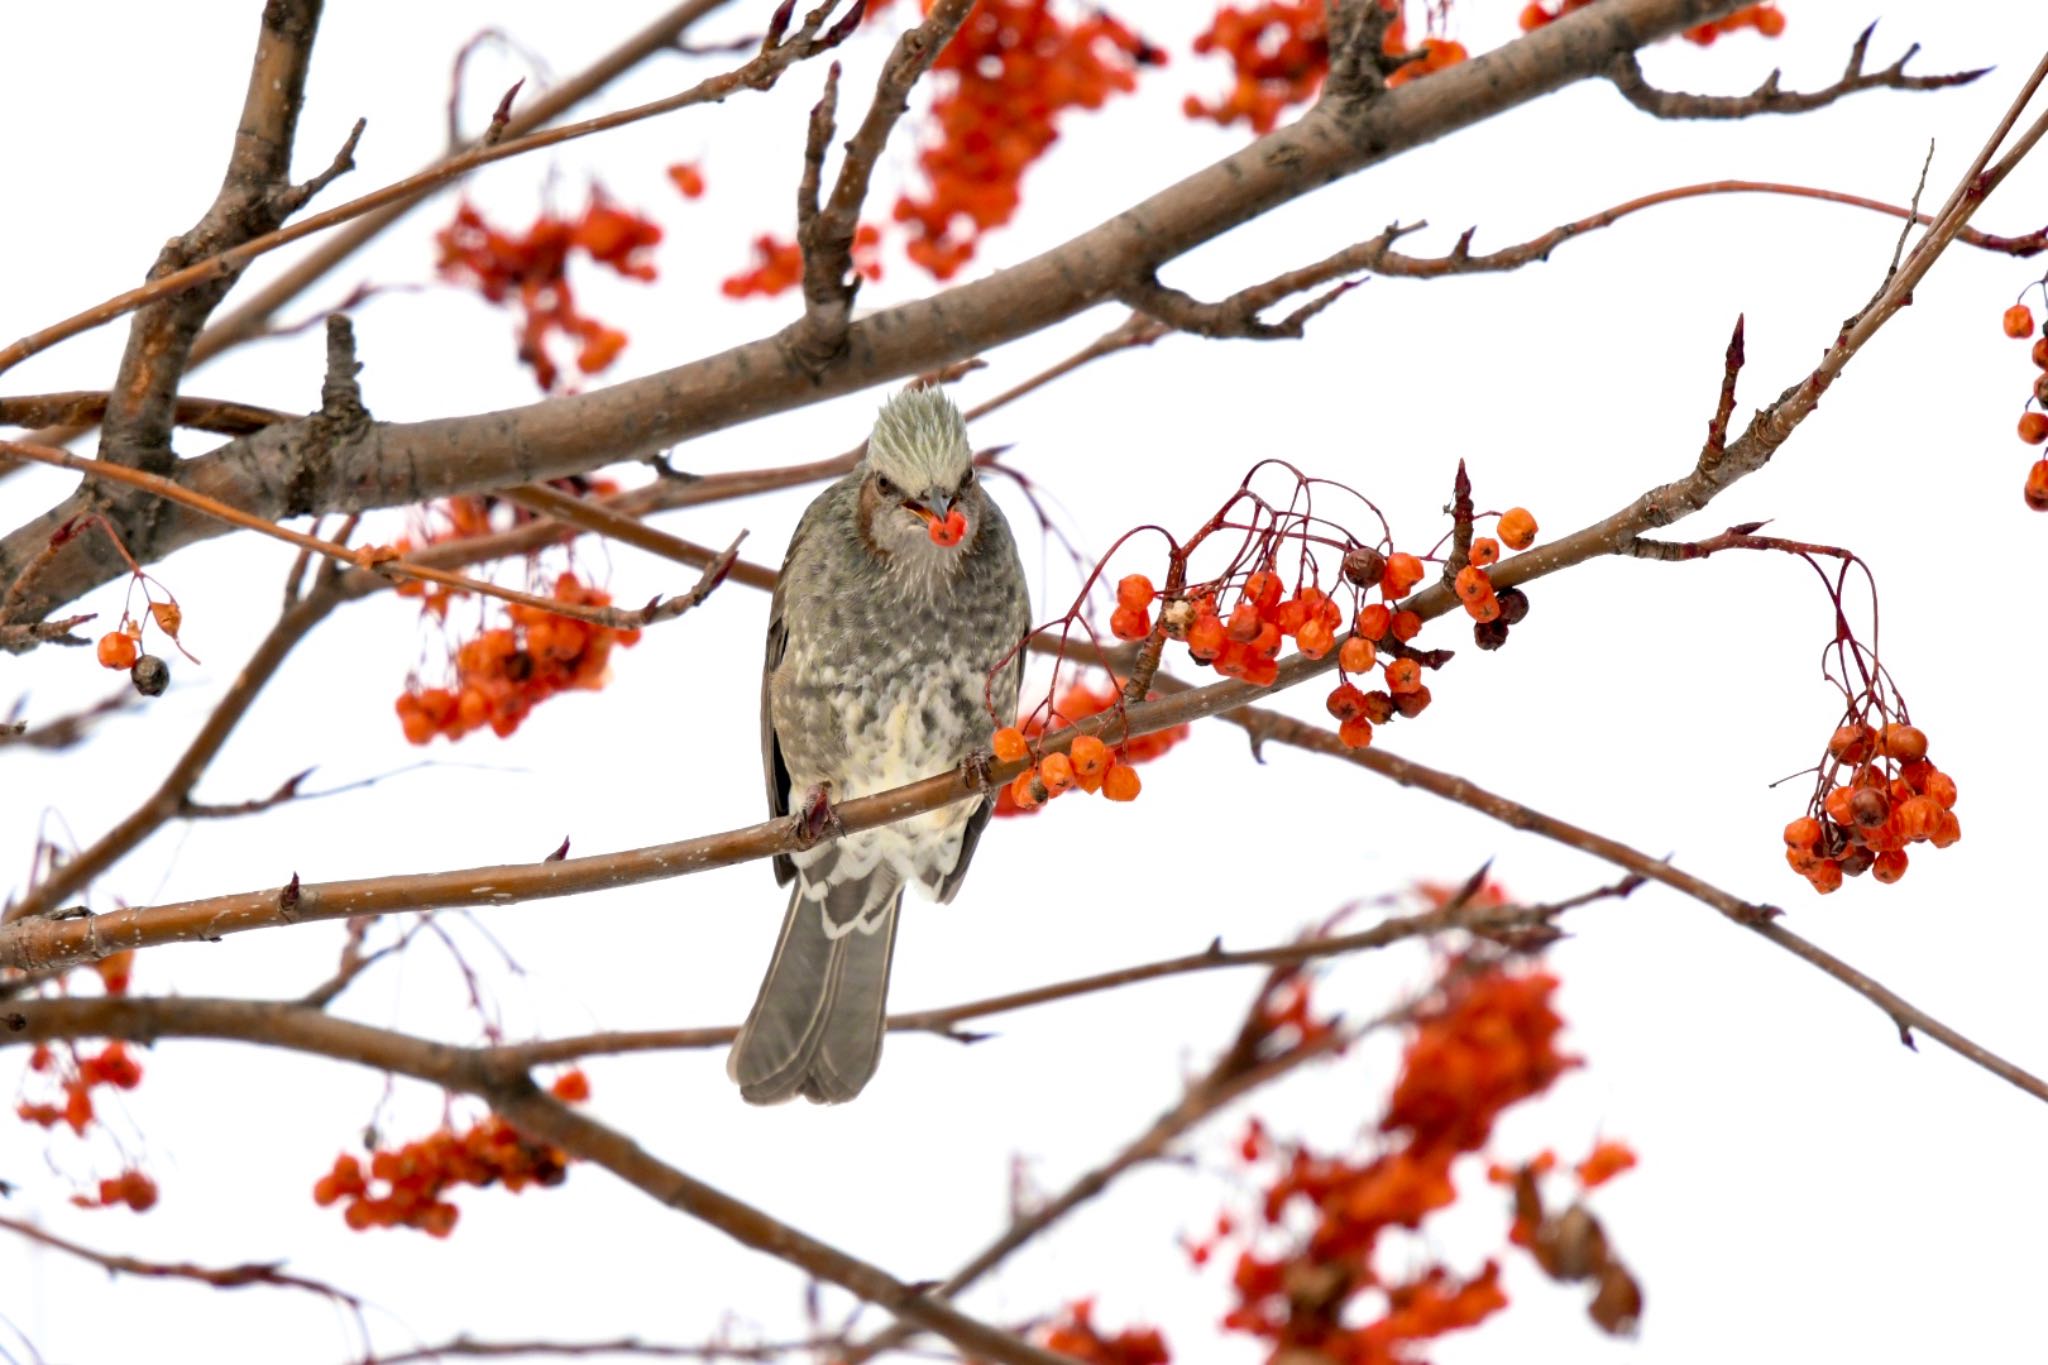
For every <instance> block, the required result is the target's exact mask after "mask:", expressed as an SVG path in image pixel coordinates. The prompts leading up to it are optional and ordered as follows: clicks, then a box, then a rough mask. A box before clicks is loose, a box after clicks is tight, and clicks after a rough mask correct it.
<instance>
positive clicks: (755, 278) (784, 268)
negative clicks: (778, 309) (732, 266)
mask: <svg viewBox="0 0 2048 1365" xmlns="http://www.w3.org/2000/svg"><path fill="white" fill-rule="evenodd" d="M881 251H882V230H881V229H880V228H878V227H876V226H875V225H874V224H873V223H862V224H861V225H860V226H858V227H856V228H855V229H854V230H853V268H854V270H855V271H856V272H857V273H858V274H859V275H860V277H861V278H862V279H866V280H879V279H881V278H882V257H881ZM803 278H804V253H803V248H802V247H800V246H798V245H797V244H796V243H795V242H785V241H783V240H781V239H780V238H778V237H775V236H773V235H771V234H769V233H765V232H764V233H762V234H761V235H760V236H759V237H756V238H755V239H754V264H753V265H752V266H751V267H750V268H748V269H746V270H742V271H741V272H740V273H739V274H737V275H731V276H728V277H727V278H726V279H725V281H724V282H723V283H721V284H720V285H719V286H718V287H719V289H720V290H721V291H722V292H723V293H724V294H725V296H726V297H727V298H729V299H744V298H751V297H752V296H754V295H756V294H758V295H760V296H761V297H762V298H764V299H765V298H773V297H774V296H775V295H777V294H780V293H781V292H782V291H784V290H785V289H793V288H795V287H796V286H797V285H799V284H801V283H803Z"/></svg>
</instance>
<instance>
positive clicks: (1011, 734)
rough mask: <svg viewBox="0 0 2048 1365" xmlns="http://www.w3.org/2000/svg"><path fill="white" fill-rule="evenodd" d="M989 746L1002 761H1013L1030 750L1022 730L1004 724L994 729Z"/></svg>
mask: <svg viewBox="0 0 2048 1365" xmlns="http://www.w3.org/2000/svg"><path fill="white" fill-rule="evenodd" d="M991 747H992V748H993V749H994V750H995V754H996V757H997V758H998V759H1000V760H1001V761H1002V762H1004V763H1015V762H1016V761H1017V760H1018V759H1020V758H1022V757H1024V756H1025V755H1026V754H1028V753H1030V752H1031V746H1030V745H1029V744H1027V743H1026V742H1025V740H1024V732H1023V731H1021V730H1019V729H1018V728H1017V727H1016V726H1014V725H1005V726H1004V727H1003V728H1002V729H1000V730H998V731H996V736H995V740H994V742H993V744H992V745H991Z"/></svg>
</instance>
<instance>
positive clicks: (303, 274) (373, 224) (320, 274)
mask: <svg viewBox="0 0 2048 1365" xmlns="http://www.w3.org/2000/svg"><path fill="white" fill-rule="evenodd" d="M731 3H732V0H685V3H683V4H679V5H677V6H676V7H675V8H673V9H671V10H669V11H668V13H666V14H664V15H662V16H661V17H660V18H659V19H656V20H655V21H654V22H653V23H651V24H649V25H648V26H647V27H645V28H643V29H641V30H640V31H639V32H638V33H636V34H634V35H633V36H632V37H630V38H628V39H627V40H626V41H625V42H623V43H621V44H619V46H617V47H616V48H613V49H612V50H611V51H610V52H608V53H606V54H605V55H604V56H602V57H599V58H598V59H597V60H596V61H595V62H593V63H591V64H590V65H589V66H587V67H585V68H584V69H583V70H582V71H579V72H577V73H576V74H575V75H573V76H571V77H569V79H567V80H565V81H563V82H562V83H561V84H560V85H557V86H553V87H551V88H550V89H548V90H547V91H545V92H544V93H542V94H541V95H540V96H539V97H538V98H536V99H534V100H533V101H532V102H531V103H529V104H527V105H526V106H525V107H523V108H522V109H520V110H519V111H518V112H516V113H514V114H513V115H512V116H511V117H510V118H509V119H508V120H507V121H506V123H505V125H504V126H503V128H501V129H499V130H498V140H503V139H504V138H507V137H522V136H524V135H525V134H527V133H530V132H532V131H534V130H535V129H537V128H542V127H545V126H547V125H548V124H550V123H552V122H554V121H555V120H556V119H557V118H559V117H561V116H562V115H563V114H565V113H567V112H568V111H569V110H570V109H572V108H574V107H575V106H576V105H578V104H581V103H582V102H583V101H584V100H586V99H588V98H590V97H591V96H592V95H594V94H596V93H597V92H598V91H600V90H602V89H603V88H604V87H605V86H607V85H609V84H611V83H612V82H613V81H615V80H617V79H618V78H619V77H620V76H623V75H624V74H626V73H627V72H628V71H631V70H632V69H633V68H634V67H636V66H638V65H640V64H641V63H642V62H644V61H646V60H647V59H648V58H649V57H652V56H655V55H656V54H658V53H662V52H667V51H671V50H676V49H678V48H679V45H680V42H681V39H682V36H683V34H684V33H685V32H687V31H688V30H689V28H690V26H691V25H693V24H695V23H696V22H697V21H698V20H699V19H702V18H703V17H704V16H706V15H707V14H710V13H712V12H713V11H715V10H718V9H721V8H723V7H725V6H726V5H729V4H731ZM748 46H752V44H751V43H749V44H748ZM492 126H493V127H494V128H495V127H497V125H496V124H495V123H494V124H493V125H492ZM455 154H456V153H455V152H451V153H450V155H451V156H452V155H455ZM445 160H446V158H443V160H442V161H440V162H436V163H434V166H429V167H426V168H425V169H426V170H429V171H431V170H433V169H434V167H435V166H439V165H441V164H443V163H444V162H445ZM432 194H433V191H432V190H422V191H420V192H419V193H418V194H415V195H413V196H411V197H409V198H405V199H400V200H397V201H396V202H394V203H391V204H389V205H386V206H385V207H383V208H381V209H376V210H373V211H371V212H369V213H366V214H364V215H363V216H362V217H360V218H357V219H356V220H354V221H353V222H350V223H347V224H345V225H343V226H342V227H340V228H337V229H336V230H335V231H334V232H333V233H332V234H330V235H329V236H328V237H326V238H325V239H324V240H322V241H321V242H320V244H319V245H318V246H315V247H314V248H312V249H311V250H310V251H308V252H307V253H306V254H305V255H304V256H302V257H300V258H299V259H298V260H297V261H295V262H293V263H292V264H291V265H289V266H287V267H285V269H284V270H283V271H282V272H280V273H279V274H278V276H277V277H276V278H275V279H273V280H271V281H270V283H268V284H266V285H264V286H263V287H262V288H260V289H258V290H257V291H256V292H255V293H254V294H252V295H250V297H249V299H248V301H247V302H245V303H243V304H242V305H241V306H240V307H238V308H235V309H233V310H231V311H230V312H229V313H228V314H227V315H226V316H225V317H222V318H219V319H217V320H216V321H214V322H213V323H212V324H211V325H210V326H208V327H207V329H206V330H205V331H203V332H201V333H200V334H199V337H198V339H197V340H196V341H194V342H193V344H192V349H191V352H190V354H189V355H188V357H187V360H186V369H187V371H190V370H192V369H195V368H197V367H198V366H200V365H202V364H204V363H205V362H207V361H208V360H211V359H213V358H214V357H215V356H217V355H219V354H220V353H221V352H223V351H226V350H228V349H230V348H232V347H235V346H239V345H240V344H242V343H243V342H245V341H251V340H254V339H255V338H257V337H259V336H262V335H264V334H265V331H266V329H267V327H268V326H269V323H270V320H271V319H272V318H273V317H275V316H276V314H277V311H278V309H280V308H282V307H284V306H285V305H286V304H287V303H290V302H291V301H292V300H293V299H295V298H297V297H298V296H299V295H300V294H302V293H304V292H305V291H306V290H307V289H310V288H311V287H312V286H313V285H315V284H317V283H319V282H320V281H321V280H322V279H324V278H325V277H326V276H327V274H328V273H329V272H330V271H332V270H334V269H335V268H336V267H337V266H339V265H340V264H341V263H342V262H343V261H346V260H347V259H348V258H349V257H351V256H353V255H355V253H356V252H358V251H360V250H361V249H362V248H363V247H364V246H366V245H368V244H369V242H370V241H371V240H372V239H374V238H375V237H376V236H377V235H378V234H379V233H381V232H383V231H384V229H386V228H388V227H390V226H391V225H392V224H393V223H395V222H397V221H398V220H399V219H401V218H403V217H404V216H405V215H406V214H408V213H410V212H412V210H414V209H415V208H417V207H419V206H420V205H421V204H422V203H425V202H426V200H427V199H429V198H430V197H432ZM43 420H45V421H48V422H51V423H53V424H54V425H50V426H46V427H44V428H43V429H42V430H40V431H37V432H35V433H34V434H33V435H31V436H30V437H29V439H30V440H31V441H33V442H35V443H36V444H38V445H64V444H66V443H67V442H69V441H72V440H74V439H76V438H77V437H79V436H82V435H84V434H85V433H86V432H87V431H89V430H91V428H92V426H93V425H94V424H95V423H97V422H98V421H99V414H98V413H92V414H81V415H78V416H75V417H62V418H48V419H43ZM180 424H181V425H182V424H183V423H182V421H181V423H180ZM252 429H253V428H252ZM229 434H238V433H229ZM18 468H20V465H18V464H15V463H13V462H11V461H8V460H7V459H6V458H5V457H0V477H5V475H6V474H7V473H8V472H9V471H10V470H12V469H18Z"/></svg>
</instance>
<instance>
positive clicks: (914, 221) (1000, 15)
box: [895, 0, 1166, 280]
mask: <svg viewBox="0 0 2048 1365" xmlns="http://www.w3.org/2000/svg"><path fill="white" fill-rule="evenodd" d="M930 7H931V6H930V3H929V0H926V4H925V8H926V9H927V10H929V9H930ZM1165 60H1166V57H1165V54H1164V53H1162V52H1160V51H1159V50H1158V49H1157V48H1155V47H1152V46H1151V45H1150V44H1148V43H1146V42H1145V41H1144V40H1142V39H1140V38H1139V37H1138V36H1137V35H1136V34H1134V33H1132V32H1131V31H1130V30H1129V29H1128V28H1125V27H1124V26H1123V25H1122V24H1121V23H1118V22H1117V21H1116V20H1115V19H1113V18H1111V17H1110V16H1109V15H1108V14H1106V13H1104V12H1102V11H1101V10H1099V9H1092V8H1091V9H1088V10H1086V11H1085V12H1084V13H1083V15H1082V17H1081V18H1079V19H1078V20H1076V21H1075V22H1073V23H1068V22H1067V21H1065V20H1063V19H1062V18H1060V17H1059V16H1058V15H1057V14H1055V13H1054V5H1053V4H1052V0H981V3H980V4H978V5H976V6H975V7H974V10H973V12H972V13H970V14H969V15H968V16H967V22H966V23H964V24H962V25H961V26H960V31H959V32H958V33H956V34H954V35H953V41H952V42H950V43H948V44H947V45H946V49H945V51H943V52H941V53H940V54H939V56H938V60H937V61H936V62H935V63H933V68H932V69H933V70H934V71H935V72H937V73H939V75H940V83H939V94H938V96H937V97H936V98H935V99H934V100H933V102H932V109H931V119H930V122H931V125H932V126H933V127H934V128H935V129H936V131H937V133H938V136H937V138H936V139H935V140H933V141H931V142H929V143H928V144H927V145H926V146H925V148H924V149H923V150H922V151H920V152H919V153H918V157H917V164H918V166H919V168H920V169H921V170H923V172H924V175H925V180H926V181H927V182H928V184H929V186H930V188H929V190H928V191H927V192H926V194H925V195H924V197H922V198H918V197H915V196H912V195H907V194H906V195H904V196H903V197H901V198H899V199H898V200H897V201H896V207H895V217H896V221H897V222H899V223H903V224H905V225H906V227H907V228H908V230H909V232H910V243H909V245H908V246H907V247H906V248H905V250H906V253H907V254H908V255H909V257H910V259H911V260H913V261H915V262H916V263H917V264H918V265H920V266H922V267H923V268H924V269H925V270H927V271H929V272H931V275H932V277H933V278H934V279H940V280H945V279H951V278H952V277H953V275H954V274H955V273H957V272H958V271H959V269H960V267H961V266H963V265H965V264H967V262H968V261H970V260H972V259H973V257H974V250H975V247H976V245H977V243H978V242H979V241H980V238H981V236H982V234H983V233H986V232H988V231H990V230H991V229H993V228H998V227H1001V226H1002V225H1003V224H1005V223H1007V222H1009V221H1010V219H1011V218H1012V217H1013V216H1014V215H1015V214H1016V212H1017V204H1018V202H1019V190H1018V185H1019V182H1020V181H1021V180H1022V179H1023V176H1024V172H1025V170H1026V169H1028V168H1029V167H1030V166H1031V164H1032V163H1033V162H1035V161H1037V160H1038V159H1039V158H1040V157H1042V156H1044V155H1045V153H1046V151H1047V150H1048V149H1049V148H1050V147H1051V146H1052V144H1053V142H1054V141H1055V140H1056V139H1057V138H1058V137H1059V133H1058V131H1057V129H1056V127H1055V124H1056V123H1057V122H1058V120H1059V117H1060V115H1061V114H1063V113H1065V112H1066V111H1067V110H1069V109H1077V108H1078V109H1099V108H1101V107H1102V104H1103V102H1104V101H1105V100H1107V99H1108V98H1109V97H1110V96H1111V95H1114V94H1119V93H1128V92H1129V91H1130V90H1132V89H1134V88H1135V87H1136V85H1137V69H1138V68H1139V67H1141V66H1149V65H1157V64H1159V63H1162V62H1164V61H1165Z"/></svg>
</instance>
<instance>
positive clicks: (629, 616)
mask: <svg viewBox="0 0 2048 1365" xmlns="http://www.w3.org/2000/svg"><path fill="white" fill-rule="evenodd" d="M0 454H6V455H12V456H14V457H15V458H17V459H22V460H30V461H33V462H34V463H37V464H47V465H55V466H57V467H58V468H60V469H75V470H77V471H78V472H80V473H82V474H86V475H88V476H90V477H92V478H94V479H102V480H106V481H108V482H111V483H120V484H126V485H128V486H129V487H131V488H139V489H142V490H143V491H144V492H147V493H153V494H155V495H156V496H157V497H159V498H163V499H166V500H167V501H170V502H175V503H178V504H181V505H182V506H185V507H190V508H192V509H193V510H195V511H198V512H203V513H205V514H206V515H207V516H210V517H215V518H217V519H219V520H221V521H224V522H227V523H228V524H229V525H231V526H239V527H241V528H242V529H244V530H248V531H255V532H257V533H259V534H261V535H266V536H269V537H270V538H271V539H273V540H281V541H284V542H285V543H286V544H287V545H296V546H298V547H299V548H300V549H302V550H310V551H312V552H313V553H314V554H319V555H325V556H327V557H328V558H329V559H331V560H334V561H335V562H336V563H340V564H350V565H354V566H355V567H356V568H359V569H366V570H368V571H370V572H372V573H376V574H382V575H384V576H386V577H391V578H415V579H419V580H421V581H422V582H427V583H439V584H441V585H442V586H443V587H448V588H453V589H455V590H456V591H458V592H469V593H476V594H477V595H479V596H482V597H495V598H497V599H498V600H499V601H501V602H510V603H512V604H513V605H515V606H521V607H531V608H533V609H534V610H536V611H545V612H551V613H553V614H554V615H556V616H571V617H574V618H575V619H577V620H579V621H588V622H589V623H591V624H592V625H596V626H603V627H604V628H606V629H607V630H641V629H644V628H645V627H647V626H651V625H655V624H658V623H659V622H662V621H666V620H670V619H671V618H673V617H676V616H680V615H682V614H683V613H684V612H685V611H688V610H689V609H690V608H691V607H693V606H695V605H696V604H697V603H698V602H699V601H702V600H703V598H702V596H701V595H700V592H699V590H698V589H693V590H692V591H691V592H690V593H687V594H684V595H682V596H679V597H671V598H669V599H667V600H666V601H661V600H657V601H655V602H651V603H649V604H648V605H647V606H645V607H643V608H641V609H639V610H638V611H627V610H624V609H622V608H619V607H599V606H588V605H585V604H583V603H580V602H565V601H562V600H561V599H559V598H554V597H539V596H536V595H535V594H533V593H529V592H520V591H519V590H518V589H516V588H507V587H502V586H500V585H499V584H496V583H492V582H489V581H487V580H485V579H481V578H470V577H468V576H467V575H465V574H459V573H452V572H450V571H449V570H447V569H437V568H434V567H433V566H432V565H429V564H422V563H420V562H418V561H417V560H416V559H407V558H403V557H401V556H400V555H399V554H398V552H397V551H395V550H384V551H382V552H381V553H380V551H379V548H378V547H376V546H369V547H365V548H363V549H359V550H351V549H349V548H348V547H347V546H345V545H338V544H335V543H334V542H333V541H327V540H322V539H320V538H319V537H318V536H311V535H307V534H306V533H305V532H304V531H294V530H292V529H291V528H290V527H287V526H279V525H278V524H277V523H275V522H272V521H267V520H265V519H264V518H262V517H258V516H252V515H250V514H249V513H247V512H244V511H242V510H241V509H240V508H237V507H230V506H228V505H227V504H226V503H224V502H221V501H220V500H219V499H217V498H211V497H208V496H207V495H206V494H204V493H199V492H195V491H193V490H192V489H189V488H187V487H185V486H184V485H183V484H181V483H176V482H174V481H172V480H170V479H166V478H164V477H162V476H161V475H157V474H150V473H147V472H145V471H143V470H140V469H129V468H127V467H126V466H124V465H117V464H109V463H107V462H106V461H104V460H94V459H90V458H88V457H86V456H84V455H74V454H72V453H71V452H70V451H68V450H62V449H59V448H57V447H54V446H37V445H30V444H28V443H27V442H25V441H0ZM712 586H713V587H716V586H717V585H716V584H715V583H714V584H713V585H712ZM699 589H702V585H701V584H700V585H699ZM704 591H708V590H704Z"/></svg>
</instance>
